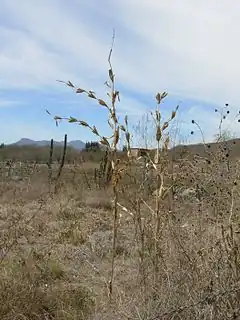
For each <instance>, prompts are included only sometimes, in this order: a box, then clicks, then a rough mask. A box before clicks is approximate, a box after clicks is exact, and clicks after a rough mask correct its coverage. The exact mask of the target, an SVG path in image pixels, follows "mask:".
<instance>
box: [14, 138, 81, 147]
mask: <svg viewBox="0 0 240 320" xmlns="http://www.w3.org/2000/svg"><path fill="white" fill-rule="evenodd" d="M53 143H54V146H63V141H54V142H53ZM12 145H15V146H19V147H23V146H36V147H45V146H49V145H50V141H47V140H41V141H35V140H31V139H28V138H22V139H21V140H19V141H17V142H16V143H13V144H12ZM68 146H70V147H73V148H74V149H76V150H82V149H83V148H84V147H85V143H84V142H83V141H81V140H73V141H69V142H68Z"/></svg>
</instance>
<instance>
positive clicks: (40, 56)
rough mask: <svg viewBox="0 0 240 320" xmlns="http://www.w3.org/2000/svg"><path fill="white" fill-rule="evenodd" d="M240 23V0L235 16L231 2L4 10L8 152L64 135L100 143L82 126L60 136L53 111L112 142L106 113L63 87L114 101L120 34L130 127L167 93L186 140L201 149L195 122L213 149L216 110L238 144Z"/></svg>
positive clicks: (1, 48) (44, 3)
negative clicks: (110, 89) (224, 111)
mask: <svg viewBox="0 0 240 320" xmlns="http://www.w3.org/2000/svg"><path fill="white" fill-rule="evenodd" d="M239 14H240V2H239V1H238V0H235V1H234V0H232V1H231V6H230V5H229V0H218V1H217V0H212V1H209V0H202V1H193V0H179V1H175V0H138V1H137V0H130V1H129V0H128V1H127V0H118V1H117V0H111V1H110V0H101V1H99V0H88V1H87V2H86V1H82V0H71V1H65V0H51V1H49V0H34V1H33V0H21V1H19V0H1V1H0V136H1V142H5V143H11V142H14V141H16V140H18V139H20V138H22V137H28V138H31V139H35V140H41V139H51V138H54V139H56V140H62V138H63V136H64V134H65V133H67V134H68V137H69V140H74V139H81V140H83V141H86V140H90V139H94V137H93V136H92V135H91V133H89V132H88V131H87V130H86V129H83V128H80V127H78V126H76V125H70V124H61V125H60V126H59V127H56V126H55V124H54V121H53V120H52V119H51V117H50V116H48V115H47V114H46V112H45V109H48V110H49V111H50V112H51V113H52V114H54V115H62V116H75V117H78V118H79V119H82V120H86V121H88V122H89V123H90V124H95V125H96V126H97V127H98V128H99V130H100V132H102V134H103V135H105V134H108V133H109V130H108V128H107V126H106V125H105V119H106V112H105V111H104V110H103V109H101V108H100V107H99V106H97V105H96V104H94V103H93V102H92V101H89V100H88V99H86V98H85V97H84V96H82V95H81V96H78V95H76V94H75V93H74V92H73V91H72V90H70V89H69V88H67V87H65V86H64V85H63V84H61V83H58V82H56V80H57V79H60V80H65V81H68V80H71V81H72V82H73V83H74V84H75V85H77V86H79V87H81V88H84V89H92V90H94V91H95V92H96V93H97V94H98V96H100V97H102V98H105V97H106V87H105V86H104V82H105V81H106V80H107V71H108V64H107V57H108V53H109V48H110V45H111V37H112V30H113V28H115V30H116V39H115V45H114V51H113V57H112V63H113V68H114V71H115V73H116V83H117V87H118V88H119V89H120V94H121V103H120V104H119V105H118V108H119V109H118V110H119V112H120V114H121V115H123V114H125V113H126V114H129V117H130V120H131V126H133V127H134V126H135V125H136V123H137V121H144V119H145V116H144V115H145V114H146V112H149V111H150V110H153V109H154V107H155V100H154V96H155V94H156V92H158V91H159V92H163V91H167V92H168V93H169V97H168V98H167V100H166V101H165V103H164V104H163V106H162V112H163V116H164V117H165V118H166V117H167V115H168V114H171V111H172V110H173V109H174V108H175V107H176V105H177V104H178V103H180V109H179V114H178V117H177V122H176V123H175V127H176V125H177V126H178V128H181V134H180V136H179V138H178V139H181V140H184V141H186V142H197V141H200V135H199V134H197V133H196V134H194V135H193V136H191V135H190V134H189V133H190V131H191V130H194V131H196V128H195V127H193V126H192V124H191V120H192V119H195V120H196V121H198V122H199V123H200V125H201V127H202V128H203V131H204V136H205V139H206V140H207V141H208V140H211V139H212V138H213V135H214V134H215V133H216V132H217V128H218V124H219V116H218V115H217V114H216V113H214V109H215V108H221V107H222V106H224V104H225V103H226V102H228V103H229V110H230V116H229V120H227V121H226V124H225V126H227V127H230V128H231V130H232V132H233V133H235V134H236V135H238V136H239V135H240V129H239V128H240V124H239V123H238V122H236V121H233V120H232V118H233V115H235V114H236V113H237V112H238V108H239V107H240V95H239V88H238V87H239V83H240V67H239V66H238V65H239V62H238V60H239V56H240V44H239V43H238V40H237V39H238V36H239V34H238V33H239V30H240V20H239ZM231 115H232V118H231ZM138 140H140V138H139V139H138Z"/></svg>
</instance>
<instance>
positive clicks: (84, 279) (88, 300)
mask: <svg viewBox="0 0 240 320" xmlns="http://www.w3.org/2000/svg"><path fill="white" fill-rule="evenodd" d="M219 159H221V158H219ZM188 162H189V160H188V158H185V160H184V161H183V162H181V163H180V164H177V163H174V168H175V169H174V170H175V172H174V182H175V185H176V190H175V193H174V195H173V196H172V198H171V199H169V197H167V198H165V199H163V200H162V201H161V206H160V214H161V225H160V229H159V235H158V236H159V238H158V240H159V247H158V251H157V255H158V265H157V266H156V265H155V261H156V260H155V259H156V257H155V254H156V250H155V249H154V239H153V236H152V233H153V232H154V230H152V228H154V226H153V225H152V217H151V215H152V214H153V212H151V210H150V209H149V208H150V207H152V206H153V203H154V196H151V194H148V195H146V194H145V192H144V190H143V189H144V188H146V186H145V187H144V188H143V187H142V186H141V185H140V184H141V183H140V182H139V181H138V182H136V181H135V182H134V183H135V184H134V183H133V184H130V181H129V180H124V181H122V182H121V184H122V186H123V188H122V189H121V192H120V196H119V202H121V204H122V205H124V206H126V207H127V212H125V211H124V210H121V215H120V217H119V219H120V220H119V221H118V224H119V226H118V242H117V246H116V253H115V255H116V256H115V278H114V282H115V290H114V293H113V297H112V299H111V301H110V300H109V299H108V294H109V291H108V281H109V277H110V273H111V255H112V236H113V235H112V203H111V197H112V192H111V188H109V187H104V188H99V186H98V185H96V183H95V182H94V179H92V180H91V179H90V178H89V181H88V183H87V182H86V181H85V180H84V179H79V181H74V179H72V172H71V171H72V168H69V167H66V168H65V169H64V174H63V176H62V184H61V188H60V190H59V191H58V193H57V194H49V192H48V191H47V190H48V188H47V184H48V180H47V169H44V168H41V170H39V171H38V172H34V173H32V176H30V177H29V176H27V177H26V176H24V174H22V178H23V179H22V180H20V181H15V180H14V179H12V177H14V172H13V173H12V176H11V177H4V176H2V178H1V180H2V183H1V186H0V189H1V190H0V191H1V192H0V195H1V197H0V204H1V209H0V225H1V238H0V244H1V264H0V267H1V272H0V277H1V279H0V306H1V307H0V318H1V319H3V320H4V319H114V318H116V319H174V318H175V319H234V318H235V319H237V318H238V317H239V315H240V299H239V295H240V287H239V280H240V279H239V271H240V259H239V247H240V233H239V232H240V221H239V215H238V208H239V200H238V199H239V187H238V185H235V184H236V181H237V180H238V164H237V162H236V161H235V162H232V163H231V168H230V172H228V170H227V169H226V168H225V167H224V166H223V163H222V162H221V161H219V162H217V160H215V163H214V164H213V165H212V164H208V163H205V165H203V167H204V170H205V171H204V172H202V168H201V167H200V166H199V163H198V161H196V163H194V162H193V163H192V167H191V170H190V169H189V163H188ZM179 165H181V168H179ZM184 166H185V167H184ZM89 168H91V165H90V164H89ZM75 169H76V168H75ZM79 170H81V168H79ZM91 170H92V171H91ZM91 174H92V175H94V169H93V168H91V169H89V171H88V175H89V176H90V175H91ZM131 174H132V176H131V178H132V179H133V178H134V176H133V172H132V173H131ZM134 174H135V175H136V172H135V171H134ZM222 175H224V177H225V179H224V180H223V178H222ZM77 176H78V178H79V175H77ZM129 179H130V178H129ZM133 180H134V179H133ZM226 180H227V182H228V183H226ZM213 181H215V182H214V186H211V183H212V182H213ZM199 183H201V186H202V187H204V190H202V195H200V194H199V195H198V193H197V192H195V194H192V195H191V194H190V193H189V194H188V193H186V195H184V194H182V189H185V190H186V189H187V188H188V187H191V188H194V189H195V191H196V187H197V185H198V184H199ZM89 184H90V188H89ZM76 185H77V188H76ZM180 186H185V187H182V188H181V187H180ZM178 187H179V188H178ZM199 192H200V191H199ZM153 271H154V272H153Z"/></svg>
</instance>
